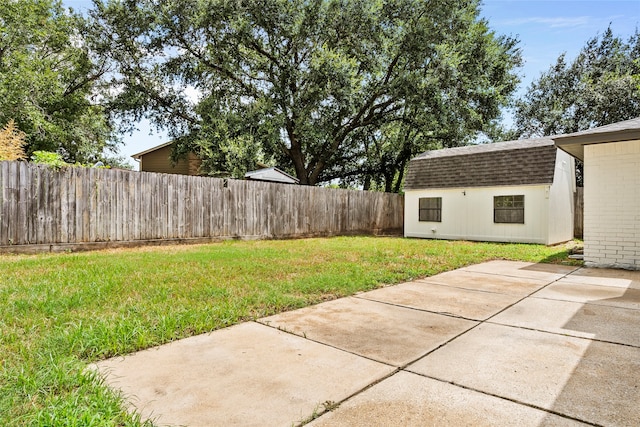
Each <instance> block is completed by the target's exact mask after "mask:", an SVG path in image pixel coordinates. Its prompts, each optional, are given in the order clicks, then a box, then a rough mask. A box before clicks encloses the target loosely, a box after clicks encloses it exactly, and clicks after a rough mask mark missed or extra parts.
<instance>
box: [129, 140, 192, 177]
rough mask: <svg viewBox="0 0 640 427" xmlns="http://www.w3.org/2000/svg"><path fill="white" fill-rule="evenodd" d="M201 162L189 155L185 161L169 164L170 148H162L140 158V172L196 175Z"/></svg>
mask: <svg viewBox="0 0 640 427" xmlns="http://www.w3.org/2000/svg"><path fill="white" fill-rule="evenodd" d="M201 164H202V161H201V160H200V159H198V158H197V157H196V156H195V154H193V153H189V155H188V157H187V158H186V159H180V160H178V162H176V163H175V164H173V163H172V162H171V147H170V146H167V147H162V148H159V149H158V150H155V151H151V152H149V153H147V154H143V155H142V156H140V170H141V171H143V172H158V173H176V174H181V175H198V171H199V168H200V165H201Z"/></svg>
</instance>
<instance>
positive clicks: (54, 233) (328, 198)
mask: <svg viewBox="0 0 640 427" xmlns="http://www.w3.org/2000/svg"><path fill="white" fill-rule="evenodd" d="M403 206H404V198H403V196H400V195H397V194H387V193H376V192H364V191H350V190H337V189H328V188H317V187H306V186H294V185H285V184H275V183H267V182H256V181H238V180H226V179H219V178H208V177H195V176H185V175H168V174H156V173H148V172H133V171H124V170H108V169H86V168H77V167H67V168H62V169H60V170H54V169H52V168H49V167H46V166H42V165H33V164H29V163H25V162H0V246H9V245H42V244H48V245H53V244H78V243H87V242H126V241H144V240H157V239H192V238H221V239H222V238H281V237H282V238H285V237H305V236H329V235H344V234H398V233H401V232H402V226H403Z"/></svg>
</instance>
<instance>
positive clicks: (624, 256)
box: [584, 140, 640, 270]
mask: <svg viewBox="0 0 640 427" xmlns="http://www.w3.org/2000/svg"><path fill="white" fill-rule="evenodd" d="M584 156H585V168H584V173H585V177H584V179H585V182H584V243H585V247H584V259H585V263H586V264H587V265H588V266H597V267H617V268H627V269H633V270H640V141H638V140H636V141H624V142H613V143H606V144H594V145H587V146H585V147H584Z"/></svg>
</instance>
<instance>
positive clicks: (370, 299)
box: [352, 295, 481, 322]
mask: <svg viewBox="0 0 640 427" xmlns="http://www.w3.org/2000/svg"><path fill="white" fill-rule="evenodd" d="M352 298H357V299H359V300H362V301H369V302H374V303H376V304H383V305H389V306H391V307H398V308H404V309H407V310H413V311H419V312H421V313H431V314H439V315H441V316H447V317H453V318H454V319H462V320H469V321H470V322H481V320H479V319H474V318H471V317H464V316H459V315H457V314H453V313H449V312H448V311H432V310H425V309H424V308H418V307H410V306H408V305H402V304H397V303H393V302H388V301H380V300H377V299H372V298H363V297H361V296H359V295H352Z"/></svg>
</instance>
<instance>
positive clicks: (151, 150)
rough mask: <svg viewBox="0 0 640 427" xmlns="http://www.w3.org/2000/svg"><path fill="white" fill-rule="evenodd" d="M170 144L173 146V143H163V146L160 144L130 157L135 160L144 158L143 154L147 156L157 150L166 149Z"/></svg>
mask: <svg viewBox="0 0 640 427" xmlns="http://www.w3.org/2000/svg"><path fill="white" fill-rule="evenodd" d="M171 144H173V141H169V142H165V143H164V144H160V145H156V146H155V147H151V148H149V149H148V150H145V151H141V152H139V153H136V154H132V155H131V157H132V158H134V159H136V160H137V159H139V158H140V157H142V156H144V155H145V154H149V153H152V152H154V151H156V150H159V149H161V148H164V147H168V146H170V145H171Z"/></svg>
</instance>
